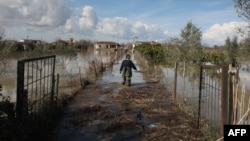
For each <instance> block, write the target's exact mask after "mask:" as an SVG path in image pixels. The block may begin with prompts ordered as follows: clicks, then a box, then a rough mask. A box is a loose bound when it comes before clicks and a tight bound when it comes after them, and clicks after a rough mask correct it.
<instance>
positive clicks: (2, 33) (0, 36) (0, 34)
mask: <svg viewBox="0 0 250 141" xmlns="http://www.w3.org/2000/svg"><path fill="white" fill-rule="evenodd" d="M4 36H5V29H4V28H3V27H2V26H0V41H1V40H2V39H3V38H4Z"/></svg>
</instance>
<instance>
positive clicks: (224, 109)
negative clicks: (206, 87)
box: [220, 66, 229, 135]
mask: <svg viewBox="0 0 250 141" xmlns="http://www.w3.org/2000/svg"><path fill="white" fill-rule="evenodd" d="M221 85H222V89H221V105H220V111H221V112H220V113H221V116H220V133H221V135H223V134H224V124H228V123H229V117H228V113H229V112H228V110H229V109H228V104H229V103H228V100H229V99H228V66H223V67H222V82H221Z"/></svg>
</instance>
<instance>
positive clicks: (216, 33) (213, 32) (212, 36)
mask: <svg viewBox="0 0 250 141" xmlns="http://www.w3.org/2000/svg"><path fill="white" fill-rule="evenodd" d="M246 26H247V23H246V22H229V23H223V24H214V25H213V26H211V27H210V28H209V29H207V30H206V31H205V32H204V34H203V37H202V38H203V42H204V44H208V45H224V43H225V40H226V38H227V37H229V38H232V37H233V36H237V35H238V33H237V30H236V29H237V28H238V27H241V28H246Z"/></svg>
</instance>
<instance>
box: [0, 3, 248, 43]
mask: <svg viewBox="0 0 250 141" xmlns="http://www.w3.org/2000/svg"><path fill="white" fill-rule="evenodd" d="M189 21H192V23H193V24H195V25H196V26H197V27H198V28H200V29H201V31H202V33H203V36H202V43H203V44H205V45H210V46H213V45H224V42H225V39H226V38H227V37H233V36H236V35H238V34H237V32H236V30H235V28H236V27H237V26H245V25H246V21H244V20H243V19H241V18H239V17H238V15H237V13H236V12H235V9H234V4H233V2H232V0H126V1H122V0H0V26H1V27H2V28H4V29H5V34H6V36H5V38H6V39H14V40H20V39H26V38H28V39H39V40H45V41H48V42H52V41H55V40H56V39H58V38H60V39H63V40H67V39H68V38H70V37H72V38H74V39H76V40H80V39H88V40H99V41H101V40H108V41H116V42H120V43H121V42H132V41H133V39H134V37H135V36H137V37H138V40H139V41H159V42H166V41H169V39H170V38H171V37H173V38H174V37H179V34H180V31H181V29H183V28H184V27H185V26H186V24H187V23H188V22H189Z"/></svg>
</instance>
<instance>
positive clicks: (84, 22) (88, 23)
mask: <svg viewBox="0 0 250 141" xmlns="http://www.w3.org/2000/svg"><path fill="white" fill-rule="evenodd" d="M97 22H98V18H97V15H96V12H95V11H94V9H93V8H92V7H91V6H85V7H84V8H83V12H82V15H81V17H80V19H79V27H80V29H81V30H84V31H85V30H92V29H95V27H96V24H97Z"/></svg>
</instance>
